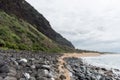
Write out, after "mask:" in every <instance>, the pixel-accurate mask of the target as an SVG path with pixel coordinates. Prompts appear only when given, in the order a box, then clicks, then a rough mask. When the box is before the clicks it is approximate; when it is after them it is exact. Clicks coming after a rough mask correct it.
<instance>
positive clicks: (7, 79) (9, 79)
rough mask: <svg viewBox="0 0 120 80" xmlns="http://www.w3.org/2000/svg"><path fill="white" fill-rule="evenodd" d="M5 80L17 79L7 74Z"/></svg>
mask: <svg viewBox="0 0 120 80" xmlns="http://www.w3.org/2000/svg"><path fill="white" fill-rule="evenodd" d="M4 80H17V79H16V78H15V77H10V76H7V77H6V78H5V79H4Z"/></svg>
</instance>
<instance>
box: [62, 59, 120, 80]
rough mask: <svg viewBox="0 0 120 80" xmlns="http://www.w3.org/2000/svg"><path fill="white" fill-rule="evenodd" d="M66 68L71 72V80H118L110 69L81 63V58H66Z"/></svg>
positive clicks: (119, 78)
mask: <svg viewBox="0 0 120 80" xmlns="http://www.w3.org/2000/svg"><path fill="white" fill-rule="evenodd" d="M64 60H65V61H66V62H67V64H66V65H65V66H66V68H67V69H68V70H69V72H70V74H71V80H120V76H118V75H116V74H114V73H113V71H112V70H107V69H105V68H100V67H96V66H92V65H88V64H86V63H83V61H82V59H81V58H66V59H64Z"/></svg>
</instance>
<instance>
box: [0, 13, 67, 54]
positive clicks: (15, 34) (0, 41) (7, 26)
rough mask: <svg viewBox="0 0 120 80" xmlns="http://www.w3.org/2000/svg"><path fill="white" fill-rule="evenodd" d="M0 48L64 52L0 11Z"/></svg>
mask: <svg viewBox="0 0 120 80" xmlns="http://www.w3.org/2000/svg"><path fill="white" fill-rule="evenodd" d="M0 47H1V48H3V49H16V50H32V51H34V50H40V51H44V52H63V51H65V50H64V49H62V48H61V47H59V45H58V44H56V43H55V42H53V41H52V40H51V39H49V38H48V37H46V36H45V35H43V34H42V33H41V32H39V31H38V30H37V29H36V28H35V27H33V26H32V25H30V24H29V23H27V22H25V21H23V20H22V19H17V18H16V17H15V16H10V15H8V14H6V13H5V12H3V11H0Z"/></svg>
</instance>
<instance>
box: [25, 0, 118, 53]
mask: <svg viewBox="0 0 120 80" xmlns="http://www.w3.org/2000/svg"><path fill="white" fill-rule="evenodd" d="M26 1H28V2H29V3H30V4H32V5H33V6H34V7H35V8H36V9H37V10H38V11H39V12H40V13H42V14H43V15H44V16H46V18H47V19H48V20H49V21H50V23H51V25H52V27H53V28H54V29H55V30H56V31H57V32H59V33H61V34H62V35H63V36H64V37H66V38H67V39H69V40H70V41H72V42H73V44H74V45H75V46H76V47H77V48H81V49H91V50H100V51H119V48H120V46H119V45H120V36H119V34H120V31H119V30H120V15H119V14H120V8H119V7H120V5H119V4H120V0H35V1H34V0H26Z"/></svg>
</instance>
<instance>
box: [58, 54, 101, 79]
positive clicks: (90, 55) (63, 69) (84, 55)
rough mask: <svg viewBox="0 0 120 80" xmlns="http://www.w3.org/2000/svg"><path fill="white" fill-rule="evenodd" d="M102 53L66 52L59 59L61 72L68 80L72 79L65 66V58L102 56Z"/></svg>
mask: <svg viewBox="0 0 120 80" xmlns="http://www.w3.org/2000/svg"><path fill="white" fill-rule="evenodd" d="M100 55H101V54H99V53H64V54H63V56H61V57H60V58H59V59H58V61H59V64H58V65H59V67H58V69H59V71H60V73H62V74H64V76H65V77H66V80H70V75H69V71H68V70H67V69H66V68H65V67H64V64H66V62H65V61H64V58H70V57H75V58H80V57H92V56H100Z"/></svg>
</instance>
